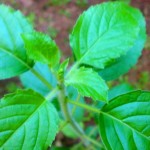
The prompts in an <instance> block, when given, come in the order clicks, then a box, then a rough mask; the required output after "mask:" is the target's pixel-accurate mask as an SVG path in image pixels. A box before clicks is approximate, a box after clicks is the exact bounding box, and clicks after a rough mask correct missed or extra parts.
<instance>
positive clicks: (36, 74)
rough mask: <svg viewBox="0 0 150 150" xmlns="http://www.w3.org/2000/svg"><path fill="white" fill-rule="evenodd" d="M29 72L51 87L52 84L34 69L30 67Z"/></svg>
mask: <svg viewBox="0 0 150 150" xmlns="http://www.w3.org/2000/svg"><path fill="white" fill-rule="evenodd" d="M30 70H31V72H32V73H33V74H34V75H35V76H36V77H37V78H38V79H40V80H41V81H42V82H43V83H44V84H45V85H46V86H47V87H48V88H49V89H50V90H52V89H53V86H52V85H51V84H50V83H49V82H48V81H47V80H46V79H45V78H44V77H43V76H42V75H41V74H39V73H38V72H37V71H36V70H35V69H33V68H31V69H30Z"/></svg>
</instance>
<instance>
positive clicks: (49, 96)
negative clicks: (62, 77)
mask: <svg viewBox="0 0 150 150" xmlns="http://www.w3.org/2000/svg"><path fill="white" fill-rule="evenodd" d="M57 93H58V87H56V88H54V89H53V90H52V91H51V92H49V93H48V94H47V95H46V96H45V98H46V99H47V100H51V99H52V98H53V97H54V96H56V94H57Z"/></svg>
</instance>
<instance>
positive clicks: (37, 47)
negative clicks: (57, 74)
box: [22, 32, 60, 66]
mask: <svg viewBox="0 0 150 150" xmlns="http://www.w3.org/2000/svg"><path fill="white" fill-rule="evenodd" d="M22 38H23V40H24V43H25V48H26V49H27V54H28V55H29V57H30V58H31V59H33V60H35V61H39V62H41V63H45V64H49V65H50V66H55V65H57V64H58V63H59V60H60V52H59V49H58V47H57V45H56V43H55V42H54V41H53V40H52V39H51V38H50V37H49V36H48V35H45V34H43V33H40V32H32V33H25V34H22Z"/></svg>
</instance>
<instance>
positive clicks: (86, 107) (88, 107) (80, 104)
mask: <svg viewBox="0 0 150 150" xmlns="http://www.w3.org/2000/svg"><path fill="white" fill-rule="evenodd" d="M67 102H69V103H71V104H73V105H76V106H79V107H82V108H84V109H86V110H89V111H92V112H95V113H100V112H101V111H100V110H99V109H97V108H93V107H91V106H88V105H86V104H83V103H80V102H76V101H72V100H67Z"/></svg>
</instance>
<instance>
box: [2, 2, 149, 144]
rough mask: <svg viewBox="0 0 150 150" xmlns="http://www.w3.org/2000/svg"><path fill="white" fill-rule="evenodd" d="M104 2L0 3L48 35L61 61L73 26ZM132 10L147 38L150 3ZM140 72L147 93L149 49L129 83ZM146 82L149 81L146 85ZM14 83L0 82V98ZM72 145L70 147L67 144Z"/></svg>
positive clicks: (65, 53)
mask: <svg viewBox="0 0 150 150" xmlns="http://www.w3.org/2000/svg"><path fill="white" fill-rule="evenodd" d="M104 1H106V0H89V1H88V4H86V5H84V6H81V4H80V5H79V4H77V3H76V0H71V2H69V3H67V4H65V5H60V6H59V5H52V3H51V0H0V3H5V4H8V5H11V6H12V7H13V8H15V9H20V10H21V11H22V12H23V13H24V14H25V15H28V16H29V18H30V20H32V21H33V22H34V26H35V28H36V29H37V30H38V31H42V32H45V33H47V34H49V35H50V36H51V37H52V38H53V39H54V40H56V43H57V44H58V45H59V47H60V49H61V50H62V52H63V53H64V58H65V57H67V56H70V55H71V49H70V47H69V44H68V43H69V36H68V35H69V32H71V29H72V27H73V25H74V24H75V22H76V19H77V18H78V16H79V14H80V13H81V12H83V10H85V9H87V8H88V7H89V6H90V5H93V4H98V3H101V2H104ZM131 5H132V6H135V7H137V8H139V9H140V10H141V11H142V12H143V14H144V16H145V18H146V22H147V34H148V35H149V36H150V0H132V3H131ZM142 72H146V73H147V74H148V75H147V76H148V77H146V79H145V80H146V81H145V82H147V83H144V84H145V85H144V87H143V88H144V89H150V81H149V80H150V49H148V48H147V49H144V51H143V54H142V56H141V57H140V60H139V62H138V64H137V66H136V68H134V69H132V70H131V71H130V72H129V73H128V80H129V82H131V83H132V84H135V83H137V82H139V81H140V80H141V77H142ZM147 80H148V81H147ZM12 81H13V82H15V83H17V84H18V85H19V86H20V83H19V81H18V79H17V78H14V79H13V80H3V81H0V97H2V96H3V94H4V93H7V92H8V87H7V85H8V83H9V82H12ZM70 144H72V143H70Z"/></svg>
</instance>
